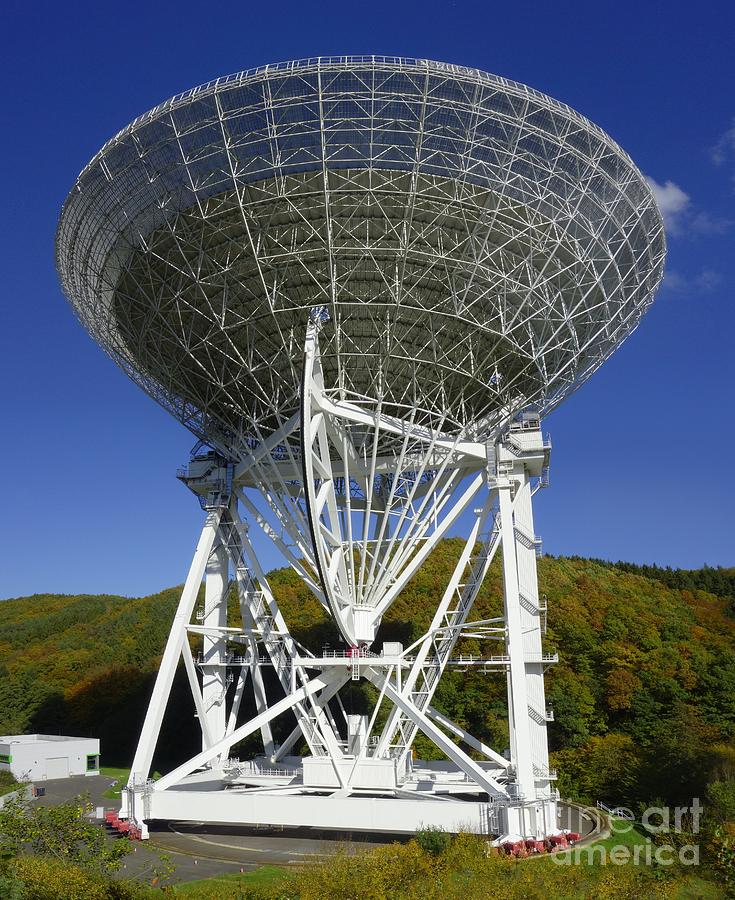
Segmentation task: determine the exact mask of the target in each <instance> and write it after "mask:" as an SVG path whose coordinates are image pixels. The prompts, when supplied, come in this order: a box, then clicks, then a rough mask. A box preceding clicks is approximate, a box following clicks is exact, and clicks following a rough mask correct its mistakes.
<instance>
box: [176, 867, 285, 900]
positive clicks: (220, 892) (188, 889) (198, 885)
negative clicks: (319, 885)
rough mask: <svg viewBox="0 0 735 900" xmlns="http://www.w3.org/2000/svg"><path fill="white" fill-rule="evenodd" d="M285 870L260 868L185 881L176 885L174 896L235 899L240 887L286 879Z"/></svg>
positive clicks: (251, 886) (267, 883)
mask: <svg viewBox="0 0 735 900" xmlns="http://www.w3.org/2000/svg"><path fill="white" fill-rule="evenodd" d="M286 874H287V873H286V870H285V869H282V868H280V866H261V867H260V868H259V869H254V870H253V871H252V872H245V873H243V874H242V875H241V874H239V873H234V874H229V873H228V874H227V875H218V876H217V877H216V878H204V879H202V880H201V881H187V882H184V883H183V884H177V885H176V894H177V895H179V894H181V895H182V896H185V897H191V898H192V900H197V898H199V900H212V898H213V897H218V898H222V900H225V898H230V897H233V898H234V897H236V896H237V894H236V893H235V891H236V890H237V888H241V887H249V888H255V887H265V886H266V885H270V884H274V883H275V882H278V881H281V880H282V879H284V878H285V877H286Z"/></svg>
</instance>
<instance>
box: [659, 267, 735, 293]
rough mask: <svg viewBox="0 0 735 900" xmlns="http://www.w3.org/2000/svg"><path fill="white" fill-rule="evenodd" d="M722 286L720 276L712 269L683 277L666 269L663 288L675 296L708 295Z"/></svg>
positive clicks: (677, 272) (672, 270)
mask: <svg viewBox="0 0 735 900" xmlns="http://www.w3.org/2000/svg"><path fill="white" fill-rule="evenodd" d="M721 284H722V276H721V275H720V273H719V272H716V271H715V270H714V269H702V270H701V272H699V274H697V275H693V276H690V275H684V274H682V273H681V272H679V271H677V270H675V269H667V271H666V274H665V275H664V281H663V287H664V289H665V290H667V291H671V293H675V294H708V293H709V292H710V291H714V290H715V289H716V288H718V287H719V286H720V285H721Z"/></svg>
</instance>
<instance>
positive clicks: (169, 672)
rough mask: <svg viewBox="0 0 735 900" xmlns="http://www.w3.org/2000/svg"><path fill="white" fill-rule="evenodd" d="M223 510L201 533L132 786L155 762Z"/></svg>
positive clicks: (144, 777) (137, 755)
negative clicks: (189, 628) (178, 666)
mask: <svg viewBox="0 0 735 900" xmlns="http://www.w3.org/2000/svg"><path fill="white" fill-rule="evenodd" d="M221 517H222V510H221V509H217V510H213V511H211V512H210V513H209V514H208V515H207V518H206V521H205V523H204V527H203V528H202V533H201V536H200V538H199V543H198V544H197V548H196V551H195V553H194V559H193V560H192V563H191V567H190V568H189V574H188V575H187V577H186V582H185V584H184V589H183V591H182V592H181V599H180V600H179V605H178V608H177V610H176V614H175V616H174V621H173V624H172V626H171V631H170V632H169V636H168V641H167V642H166V649H165V650H164V652H163V658H162V659H161V666H160V668H159V670H158V675H157V676H156V683H155V685H154V687H153V695H152V696H151V700H150V703H149V704H148V710H147V712H146V716H145V720H144V722H143V729H142V731H141V733H140V738H139V740H138V747H137V750H136V751H135V757H134V758H133V765H132V767H131V769H130V778H129V781H128V783H129V784H130V785H135V784H140V783H141V782H145V781H146V780H147V779H148V777H149V775H150V771H151V763H152V762H153V753H154V751H155V748H156V743H157V741H158V735H159V733H160V731H161V723H162V721H163V714H164V712H165V711H166V704H167V703H168V698H169V695H170V693H171V685H172V684H173V680H174V675H175V674H176V666H177V665H178V662H179V657H180V656H181V648H182V645H183V642H184V641H185V640H186V626H187V625H188V624H189V622H190V620H191V616H192V612H193V611H194V604H195V603H196V600H197V595H198V593H199V588H200V587H201V583H202V577H203V576H204V570H205V568H206V565H207V560H208V559H209V554H210V553H211V551H212V545H213V544H214V540H215V537H216V535H217V529H218V527H219V522H220V518H221Z"/></svg>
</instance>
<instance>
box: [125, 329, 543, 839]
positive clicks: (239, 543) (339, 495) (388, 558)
mask: <svg viewBox="0 0 735 900" xmlns="http://www.w3.org/2000/svg"><path fill="white" fill-rule="evenodd" d="M322 324H323V317H321V318H320V317H319V316H318V315H316V316H312V318H311V322H310V325H309V329H308V332H307V339H306V345H305V352H304V378H303V386H302V396H301V408H300V411H299V413H297V414H295V415H294V416H292V417H291V418H290V419H289V420H287V421H284V422H282V423H281V427H280V428H278V429H277V430H276V431H275V432H274V433H272V434H271V435H270V436H268V437H267V438H264V439H262V440H260V441H259V442H258V443H256V444H254V445H253V446H252V447H249V448H248V449H247V450H246V451H245V452H244V453H243V455H242V457H241V458H240V459H239V460H237V461H228V460H226V459H225V458H223V457H221V456H220V455H219V454H217V453H216V452H211V453H205V454H200V455H194V456H193V457H192V460H191V462H190V464H189V466H188V469H187V470H186V471H182V472H181V473H180V477H181V478H182V480H184V481H185V483H186V484H187V486H188V487H190V488H191V489H192V490H193V491H194V492H195V493H197V494H198V496H199V498H200V501H201V503H202V506H203V508H204V509H205V510H206V520H205V523H204V526H203V529H202V532H201V536H200V538H199V542H198V544H197V548H196V551H195V554H194V558H193V560H192V563H191V567H190V570H189V574H188V577H187V579H186V582H185V585H184V588H183V591H182V594H181V598H180V601H179V605H178V609H177V611H176V614H175V617H174V621H173V624H172V628H171V631H170V634H169V637H168V641H167V644H166V648H165V651H164V654H163V658H162V661H161V666H160V669H159V672H158V676H157V679H156V682H155V686H154V690H153V695H152V697H151V700H150V704H149V707H148V710H147V714H146V717H145V721H144V724H143V728H142V732H141V735H140V739H139V743H138V747H137V751H136V754H135V758H134V761H133V765H132V769H131V774H130V780H129V782H128V785H127V788H126V790H125V791H124V792H123V804H122V810H121V817H122V818H127V819H129V820H130V821H131V822H132V823H135V825H136V826H137V827H138V828H140V829H141V832H142V835H143V837H147V836H148V827H147V823H148V822H150V821H153V820H184V821H194V822H213V823H214V822H216V823H227V824H240V825H244V826H248V825H249V826H255V825H273V826H311V827H313V828H319V829H338V830H344V831H360V830H366V831H385V832H390V833H396V832H415V831H416V830H418V829H419V828H422V827H427V826H435V827H441V828H444V829H446V830H448V831H459V830H465V831H472V832H477V833H482V834H487V835H492V836H495V837H497V839H498V840H504V839H507V838H508V837H511V836H513V837H517V836H520V837H522V838H535V839H539V838H543V837H546V836H547V835H549V834H552V833H556V832H557V831H558V830H559V829H558V826H557V813H556V803H557V799H558V792H557V791H556V790H555V788H554V786H553V781H554V779H555V773H554V772H553V771H552V770H550V769H549V762H548V744H547V734H546V728H547V723H548V722H549V721H551V720H552V719H553V714H552V712H551V711H550V710H548V709H547V707H546V702H545V694H544V672H545V671H546V669H547V668H548V666H549V665H551V664H553V663H554V662H556V661H557V657H556V655H555V654H549V653H545V652H544V650H543V646H542V637H543V633H544V631H545V617H546V609H545V601H544V598H542V597H540V596H539V591H538V584H537V573H536V558H537V553H538V551H539V546H540V542H539V540H538V538H537V537H536V536H535V534H534V527H533V509H532V497H533V495H534V494H535V492H536V491H537V490H538V488H539V487H542V486H545V485H546V484H548V466H549V454H550V449H551V446H550V443H549V441H548V440H546V439H544V437H543V436H542V433H541V430H540V422H539V420H538V417H537V416H535V415H534V414H532V413H526V414H522V415H521V416H519V417H516V418H514V419H513V421H512V422H511V424H510V426H509V427H507V428H506V429H504V430H502V431H501V432H499V433H496V434H495V435H494V436H493V438H492V439H490V440H488V441H487V442H478V441H474V440H468V439H466V438H463V437H462V436H461V435H460V436H447V434H446V433H444V432H443V431H442V430H441V427H440V425H439V427H437V428H427V427H426V426H421V427H418V426H416V425H415V423H414V422H413V418H412V417H411V416H410V415H409V416H408V417H407V418H406V419H398V418H395V417H390V416H386V415H383V414H382V413H381V411H380V406H379V405H378V406H377V408H375V407H373V408H370V407H369V406H367V405H366V404H361V403H360V402H355V401H354V400H353V399H344V398H343V397H340V396H339V392H337V391H330V390H327V389H326V388H325V385H324V381H323V378H322V374H321V364H320V356H319V330H320V327H321V325H322ZM297 437H298V438H299V439H300V441H299V442H298V443H297V441H296V438H297ZM386 447H388V448H389V449H388V451H386V449H385V448H386ZM253 491H255V492H256V493H257V494H259V500H257V502H256V500H255V499H254V498H253ZM473 504H475V505H474V506H473ZM477 504H480V505H477ZM241 508H242V509H243V510H244V511H245V513H246V516H247V518H242V517H241V515H240V509H241ZM470 511H471V512H470ZM463 513H464V514H466V515H467V514H469V516H470V517H471V523H472V524H471V527H470V531H469V536H468V537H467V539H466V541H465V542H464V546H463V548H462V551H461V553H460V556H459V560H458V561H457V564H456V566H455V567H454V570H453V572H452V575H451V577H450V579H449V581H448V583H447V584H446V585H445V586H443V590H442V593H441V597H440V599H439V601H438V605H437V607H436V611H435V613H434V617H433V621H432V623H431V626H430V628H429V629H428V631H427V632H426V633H425V634H424V635H422V636H421V637H420V638H419V639H418V640H417V641H415V642H414V643H413V644H412V645H411V646H409V647H407V648H404V647H403V646H402V645H401V644H398V643H396V642H392V643H384V644H383V645H382V647H381V648H380V649H379V651H374V650H371V649H370V647H371V645H372V644H373V642H374V640H375V636H376V631H377V628H378V626H379V624H380V621H381V618H382V616H383V614H384V613H385V612H386V610H387V609H388V608H389V607H390V605H391V603H392V602H393V600H394V599H395V598H396V597H397V596H398V594H399V593H400V592H401V590H402V589H403V588H404V587H405V585H406V584H407V583H408V581H409V580H410V578H411V577H412V576H413V575H414V574H415V573H416V571H417V570H418V569H419V567H420V566H421V565H422V563H423V562H424V561H425V560H426V558H427V557H428V556H429V554H430V553H431V550H432V549H433V548H434V547H435V546H436V545H437V543H438V542H439V541H440V540H441V539H442V538H444V537H446V536H447V534H448V533H449V531H450V529H451V528H452V526H453V525H454V524H455V523H456V522H457V519H458V518H459V516H460V515H462V514H463ZM250 523H254V524H255V525H256V526H257V527H259V528H260V529H261V530H262V531H263V533H264V534H265V535H266V536H267V537H268V538H269V539H270V540H271V541H272V542H273V543H274V545H275V546H276V548H277V549H279V550H280V551H281V553H282V554H283V555H284V556H285V558H286V559H287V561H288V562H289V564H290V565H291V566H292V568H293V569H294V570H295V571H296V572H297V573H298V574H299V575H300V577H301V578H302V579H303V580H304V582H305V583H306V585H307V586H308V587H309V589H310V590H311V592H312V593H313V594H314V595H315V597H316V598H317V600H318V601H319V602H320V604H321V605H322V607H323V608H324V610H325V612H327V614H328V615H329V616H330V617H331V618H332V619H333V620H334V622H335V623H336V625H337V626H338V628H339V630H340V632H341V635H342V637H343V639H344V641H345V643H346V645H347V649H346V650H339V651H334V650H324V651H322V653H321V655H320V654H315V653H313V652H311V651H310V650H307V649H306V648H305V647H303V646H301V645H300V644H299V643H298V642H297V641H296V640H295V639H294V638H293V636H292V635H291V633H290V631H289V629H288V626H287V624H286V621H285V619H284V616H283V614H282V613H281V610H280V608H279V605H278V602H277V600H276V597H275V594H274V592H273V590H272V588H271V586H270V584H269V581H268V578H267V576H266V574H265V572H264V571H263V568H262V566H261V563H260V561H259V559H258V555H257V553H256V552H255V550H254V548H253V543H252V540H251V537H250V534H249V525H250ZM501 546H502V548H503V553H502V573H503V615H502V616H501V617H497V618H492V619H485V620H473V619H472V618H471V612H472V609H473V605H474V602H475V599H476V598H477V595H478V593H479V591H480V588H481V586H482V583H483V580H484V578H485V575H486V574H487V571H488V569H489V567H490V564H491V563H492V561H493V559H494V557H495V554H496V553H497V551H498V549H499V548H500V547H501ZM203 578H204V579H205V590H204V603H203V606H201V605H200V606H199V608H198V609H197V606H198V595H199V589H200V586H201V582H202V579H203ZM233 588H234V589H236V593H237V598H238V605H239V618H240V621H239V622H238V623H237V624H236V625H232V624H231V623H230V622H229V621H228V600H229V597H230V593H231V589H233ZM191 635H197V636H199V638H200V639H201V642H202V651H201V655H200V656H199V657H198V658H197V659H195V658H194V655H193V653H192V650H191V646H190V641H189V637H190V636H191ZM462 636H465V637H475V638H477V639H480V640H496V641H500V642H501V643H502V644H503V648H502V652H501V653H497V654H494V655H483V656H467V655H464V656H463V655H457V654H455V653H454V650H455V645H456V643H457V641H458V640H459V638H460V637H462ZM182 658H183V664H184V669H185V671H186V675H187V679H188V682H189V686H190V689H191V694H192V698H193V701H194V706H195V709H196V716H197V718H198V721H199V726H200V728H201V733H202V751H201V752H200V753H198V754H196V755H195V756H193V757H192V758H191V759H189V760H187V761H186V762H185V763H183V764H181V765H179V766H178V767H177V768H175V769H174V770H173V771H171V772H169V773H167V774H166V775H164V776H163V777H162V778H160V779H159V780H157V781H152V780H151V779H150V773H151V767H152V762H153V754H154V751H155V747H156V743H157V740H158V736H159V732H160V728H161V724H162V721H163V717H164V713H165V711H166V707H167V704H168V701H169V696H170V692H171V686H172V683H173V679H174V675H175V673H176V669H177V666H178V664H179V662H180V660H181V659H182ZM266 668H268V669H272V670H273V672H274V673H275V675H276V678H277V680H278V682H279V683H280V686H281V689H282V693H283V697H282V698H281V699H276V698H274V697H268V696H267V694H266V680H265V679H264V677H263V676H264V670H265V669H266ZM448 669H460V670H480V671H483V672H493V671H497V672H501V673H505V675H506V678H507V694H508V720H509V735H510V740H509V748H508V750H506V752H505V753H504V754H503V753H499V752H497V750H494V749H493V748H491V747H489V746H487V745H486V744H485V743H484V742H482V741H480V740H478V739H477V738H475V737H473V736H472V735H471V734H469V733H468V732H467V731H466V730H465V729H464V728H462V727H461V726H460V725H458V724H457V723H455V722H452V721H451V720H449V719H448V717H447V716H445V715H444V714H443V713H442V712H440V711H439V710H438V709H436V708H435V707H434V706H433V705H432V701H433V697H434V694H435V692H436V689H437V686H438V684H439V681H440V679H441V677H442V675H443V673H444V672H445V671H447V670H448ZM198 670H199V671H200V672H201V681H200V677H199V675H198ZM360 678H365V679H367V680H368V681H369V682H370V683H371V684H372V685H373V686H374V688H375V689H376V691H377V693H378V699H377V702H376V703H375V706H374V708H373V710H372V712H371V714H370V715H369V716H354V715H349V714H348V713H347V712H346V711H345V707H344V705H343V703H342V700H341V698H340V689H342V688H343V687H344V686H345V685H346V684H348V683H349V682H352V681H355V680H359V679H360ZM248 682H249V683H250V685H251V688H250V689H251V690H252V692H253V696H254V701H255V710H256V714H255V716H253V717H252V718H251V719H249V720H248V721H245V722H242V721H240V716H239V713H240V706H241V702H242V698H243V696H244V693H245V690H246V687H247V684H248ZM232 685H234V687H233V686H232ZM383 708H384V712H385V711H386V710H387V711H388V714H387V716H385V715H383V717H382V719H380V722H381V727H380V728H378V727H377V723H378V721H379V716H380V711H381V709H383ZM286 713H291V714H293V716H294V717H295V719H296V724H295V727H294V728H293V729H292V731H291V732H290V734H289V736H288V737H287V738H286V739H285V740H284V741H283V742H282V743H281V744H280V745H278V744H276V743H275V741H274V737H273V733H272V730H271V723H272V722H273V721H274V720H275V719H276V718H277V717H278V716H281V715H284V714H286ZM257 732H259V733H260V737H261V739H262V743H263V754H262V756H259V757H257V758H256V759H254V760H250V761H247V762H244V763H243V762H240V761H239V760H235V759H232V758H231V757H230V751H231V748H233V746H234V745H236V744H238V743H239V742H240V741H242V740H244V739H245V738H247V737H249V736H250V735H252V734H254V733H257ZM418 732H421V733H422V734H423V735H424V736H425V737H427V738H428V739H429V740H430V741H431V742H432V743H433V744H434V745H435V746H436V747H437V748H438V749H439V750H440V751H442V753H443V754H444V755H445V757H446V758H447V760H448V761H447V762H442V763H436V762H426V761H421V760H414V759H413V752H412V745H413V742H414V739H415V737H416V735H417V734H418ZM456 739H459V740H460V742H461V743H462V744H463V745H464V746H465V747H467V748H468V749H469V751H470V752H467V750H465V749H463V748H462V747H461V746H459V745H458V744H457V743H456V742H455V741H456ZM300 742H303V743H305V744H306V746H307V747H308V754H307V755H305V756H297V755H293V751H294V748H295V747H296V746H297V745H298V744H299V743H300ZM470 753H471V754H472V755H470Z"/></svg>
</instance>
